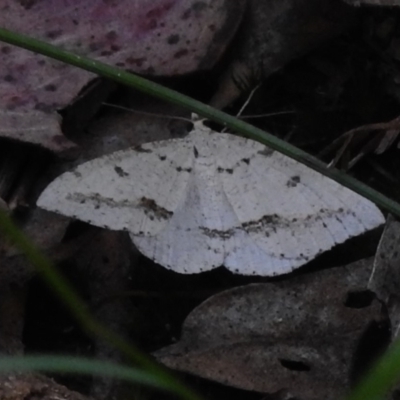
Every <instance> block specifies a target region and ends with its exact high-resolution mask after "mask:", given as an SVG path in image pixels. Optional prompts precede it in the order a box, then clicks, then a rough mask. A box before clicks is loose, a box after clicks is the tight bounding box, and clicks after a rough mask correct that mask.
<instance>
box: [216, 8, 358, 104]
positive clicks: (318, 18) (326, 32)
mask: <svg viewBox="0 0 400 400" xmlns="http://www.w3.org/2000/svg"><path fill="white" fill-rule="evenodd" d="M352 11H353V10H352V8H351V7H348V6H346V5H345V4H344V3H342V2H340V1H337V0H269V1H258V0H249V1H248V11H247V13H246V15H245V18H244V20H243V28H242V29H241V31H240V35H239V36H238V38H237V42H236V43H235V46H234V47H235V54H234V60H233V62H232V63H231V64H230V67H229V68H228V70H227V71H226V73H225V74H224V76H223V77H222V80H221V83H220V87H219V89H218V91H217V93H216V94H215V96H214V98H213V99H212V101H211V104H212V105H213V106H215V107H217V108H223V107H225V106H226V105H228V104H230V103H231V102H232V101H233V100H235V99H236V98H237V97H238V96H239V95H240V94H241V93H242V92H243V91H245V90H248V89H249V88H251V87H252V86H255V83H256V82H257V81H259V80H260V79H262V78H265V77H267V76H269V75H271V74H272V73H273V72H275V71H277V70H279V69H280V68H282V67H283V66H284V65H285V64H287V63H288V62H289V61H291V60H293V59H295V58H297V57H299V56H302V55H304V54H306V53H307V52H309V51H310V50H312V49H313V48H315V47H317V46H318V45H320V44H321V43H323V42H324V41H326V40H328V39H330V38H332V37H334V36H335V35H338V34H340V33H342V32H343V31H344V30H345V29H346V28H348V27H349V26H350V23H351V20H352V15H353V13H352Z"/></svg>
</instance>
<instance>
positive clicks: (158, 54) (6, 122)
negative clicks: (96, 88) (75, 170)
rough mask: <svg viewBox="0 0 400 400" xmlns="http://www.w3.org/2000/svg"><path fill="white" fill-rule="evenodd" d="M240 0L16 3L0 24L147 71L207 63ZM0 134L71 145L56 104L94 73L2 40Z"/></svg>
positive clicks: (63, 147)
mask: <svg viewBox="0 0 400 400" xmlns="http://www.w3.org/2000/svg"><path fill="white" fill-rule="evenodd" d="M244 4H245V0H237V1H235V2H230V1H227V0H216V1H213V2H205V1H197V0H188V1H180V0H156V1H148V0H134V1H133V0H121V1H118V2H104V1H101V0H94V1H91V2H81V1H78V0H72V1H71V0H68V1H65V0H64V1H53V2H50V3H49V2H43V1H28V2H26V1H15V0H5V1H3V2H2V4H1V6H0V26H2V27H3V28H6V29H10V30H14V31H17V32H21V33H25V34H28V35H31V36H34V37H36V38H38V39H42V40H45V41H46V42H49V43H52V44H54V45H58V46H61V47H62V48H64V49H66V50H68V51H71V52H74V53H76V54H79V55H85V56H89V57H92V58H94V59H97V60H100V61H104V62H107V63H109V64H113V65H117V66H119V67H122V68H125V69H128V70H131V71H134V72H140V73H142V74H147V75H176V74H184V73H188V72H192V71H195V70H198V69H208V68H211V67H212V66H213V65H214V64H215V62H216V61H217V60H218V58H219V56H220V55H221V54H222V52H223V51H224V49H225V47H226V46H227V44H228V43H229V41H230V39H231V37H232V35H233V34H234V32H235V30H236V28H237V26H238V24H239V22H240V20H241V15H242V12H243V9H244ZM0 57H1V63H0V77H1V78H0V120H1V126H0V136H3V137H8V138H13V139H17V140H22V141H27V142H30V143H34V144H39V145H41V146H43V147H46V148H48V149H50V150H52V151H55V152H65V151H70V150H71V149H73V148H74V144H73V143H72V142H70V141H69V140H67V139H66V138H65V137H64V136H63V135H62V132H61V130H60V126H59V123H60V118H59V116H58V115H57V112H56V111H57V110H59V109H62V108H63V107H65V106H66V105H67V104H69V103H70V102H71V101H72V100H73V99H74V98H75V97H76V96H77V94H78V93H79V91H80V90H81V89H82V88H83V87H84V86H85V85H86V84H87V83H88V82H89V81H90V80H91V79H92V78H93V77H94V76H93V74H90V73H88V72H86V71H83V70H80V69H77V68H75V67H71V66H68V65H66V64H63V63H61V62H57V61H54V60H51V59H49V58H46V57H43V56H39V55H37V54H33V53H31V52H28V51H26V50H22V49H19V48H17V47H13V46H11V45H8V44H4V43H2V44H0Z"/></svg>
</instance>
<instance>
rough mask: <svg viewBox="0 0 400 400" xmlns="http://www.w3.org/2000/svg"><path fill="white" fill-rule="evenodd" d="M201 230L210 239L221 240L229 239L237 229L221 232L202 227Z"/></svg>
mask: <svg viewBox="0 0 400 400" xmlns="http://www.w3.org/2000/svg"><path fill="white" fill-rule="evenodd" d="M199 229H200V230H201V231H202V232H203V234H204V235H205V236H207V237H209V238H220V239H223V240H225V239H229V238H230V237H232V236H233V235H234V234H235V229H227V230H226V231H221V230H218V229H210V228H206V227H204V226H200V227H199Z"/></svg>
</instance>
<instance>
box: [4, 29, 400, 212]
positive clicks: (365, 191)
mask: <svg viewBox="0 0 400 400" xmlns="http://www.w3.org/2000/svg"><path fill="white" fill-rule="evenodd" d="M0 40H1V41H4V42H7V43H10V44H13V45H16V46H19V47H22V48H25V49H27V50H30V51H34V52H36V53H40V54H43V55H45V56H48V57H51V58H54V59H56V60H59V61H63V62H66V63H68V64H71V65H74V66H76V67H79V68H82V69H85V70H87V71H90V72H93V73H95V74H98V75H100V76H102V77H104V78H108V79H111V80H113V81H115V82H118V83H121V84H123V85H126V86H129V87H132V88H135V89H137V90H140V91H143V92H146V93H147V94H150V95H153V96H155V97H158V98H160V99H163V100H166V101H169V102H171V103H174V104H177V105H180V106H182V107H185V108H187V109H189V110H191V111H193V112H195V113H197V114H200V115H202V116H204V117H206V118H209V119H211V120H213V121H215V122H218V123H220V124H222V125H224V126H226V127H229V128H231V129H232V130H234V131H236V132H239V133H241V134H242V135H244V136H247V137H249V138H252V139H254V140H258V141H260V142H261V143H264V144H266V145H267V146H269V147H271V148H272V149H274V150H277V151H279V152H281V153H283V154H285V155H287V156H289V157H291V158H293V159H295V160H297V161H299V162H301V163H303V164H305V165H307V166H309V167H310V168H313V169H314V170H316V171H318V172H320V173H322V174H324V175H326V176H328V177H329V178H331V179H333V180H335V181H337V182H339V183H340V184H342V185H344V186H347V187H348V188H350V189H352V190H354V191H355V192H357V193H359V194H360V195H362V196H364V197H366V198H368V199H369V200H371V201H373V202H374V203H376V204H377V205H378V206H380V207H382V208H384V209H386V210H388V211H390V212H392V213H393V214H396V215H398V216H400V204H398V203H397V202H395V201H393V200H391V199H389V198H388V197H386V196H384V195H382V194H381V193H379V192H378V191H376V190H374V189H372V188H370V187H369V186H367V185H365V184H363V183H361V182H359V181H357V180H356V179H354V178H352V177H351V176H349V175H347V174H344V173H342V172H340V171H338V170H337V169H334V168H332V169H330V168H329V169H328V168H326V165H325V164H324V163H323V162H321V161H320V160H318V159H317V158H315V157H313V156H311V155H309V154H308V153H306V152H305V151H303V150H301V149H298V148H297V147H294V146H292V145H290V144H289V143H287V142H284V141H283V140H280V139H278V138H276V137H275V136H273V135H270V134H268V133H266V132H264V131H262V130H261V129H258V128H256V127H254V126H252V125H250V124H248V123H246V122H244V121H240V120H238V119H237V118H235V117H232V116H231V115H228V114H226V113H224V112H222V111H219V110H216V109H214V108H212V107H210V106H208V105H206V104H204V103H201V102H199V101H197V100H194V99H192V98H190V97H188V96H184V95H182V94H180V93H178V92H176V91H174V90H171V89H168V88H166V87H163V86H161V85H159V84H157V83H154V82H151V81H149V80H147V79H145V78H142V77H140V76H137V75H134V74H130V73H128V72H125V71H124V70H122V69H119V68H116V67H112V66H110V65H107V64H104V63H101V62H99V61H95V60H92V59H89V58H87V57H84V56H80V55H76V54H72V53H70V52H67V51H65V50H62V49H60V48H58V47H55V46H53V45H51V44H48V43H45V42H43V41H40V40H36V39H33V38H31V37H28V36H25V35H21V34H17V33H15V32H11V31H9V30H6V29H2V28H0Z"/></svg>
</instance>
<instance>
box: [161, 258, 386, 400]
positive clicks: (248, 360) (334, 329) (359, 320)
mask: <svg viewBox="0 0 400 400" xmlns="http://www.w3.org/2000/svg"><path fill="white" fill-rule="evenodd" d="M370 270H371V261H370V260H363V261H360V262H357V263H354V264H351V265H349V266H346V267H342V268H334V269H330V270H325V271H320V272H316V273H314V274H309V275H303V276H298V277H295V278H292V279H289V280H287V281H282V282H272V283H264V284H251V285H247V286H243V287H238V288H235V289H232V290H228V291H225V292H223V293H220V294H218V295H216V296H213V297H211V298H210V299H208V300H207V301H205V302H204V303H202V304H201V305H200V306H199V307H197V308H196V309H195V310H194V311H193V312H192V313H191V314H189V316H188V317H187V319H186V321H185V323H184V327H183V333H182V337H181V340H180V341H179V342H178V343H177V344H175V345H172V346H170V347H167V348H164V349H162V350H160V351H158V352H157V353H156V354H155V355H156V357H157V358H158V359H159V360H160V361H161V362H163V363H164V364H166V365H167V366H169V367H171V368H174V369H178V370H180V371H184V372H189V373H191V374H195V375H199V376H201V377H203V378H207V379H211V380H215V381H218V382H221V383H224V384H227V385H231V386H234V387H238V388H241V389H247V390H254V391H258V392H264V393H275V392H278V391H282V390H283V391H287V392H290V393H291V395H293V396H295V397H296V398H297V397H299V398H301V399H303V400H305V399H307V400H311V399H332V400H333V399H338V398H340V397H341V396H342V395H343V394H344V393H345V392H346V390H347V389H348V388H349V384H350V372H351V368H352V360H353V355H354V352H355V349H356V346H357V343H358V341H359V339H360V337H361V335H362V334H363V332H365V330H366V328H367V327H368V326H369V324H370V323H371V321H373V320H380V319H381V314H380V312H381V311H380V309H381V307H380V304H379V302H378V301H376V300H374V299H373V296H370V295H369V294H368V292H366V291H365V288H366V286H367V279H368V275H369V273H370Z"/></svg>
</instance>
